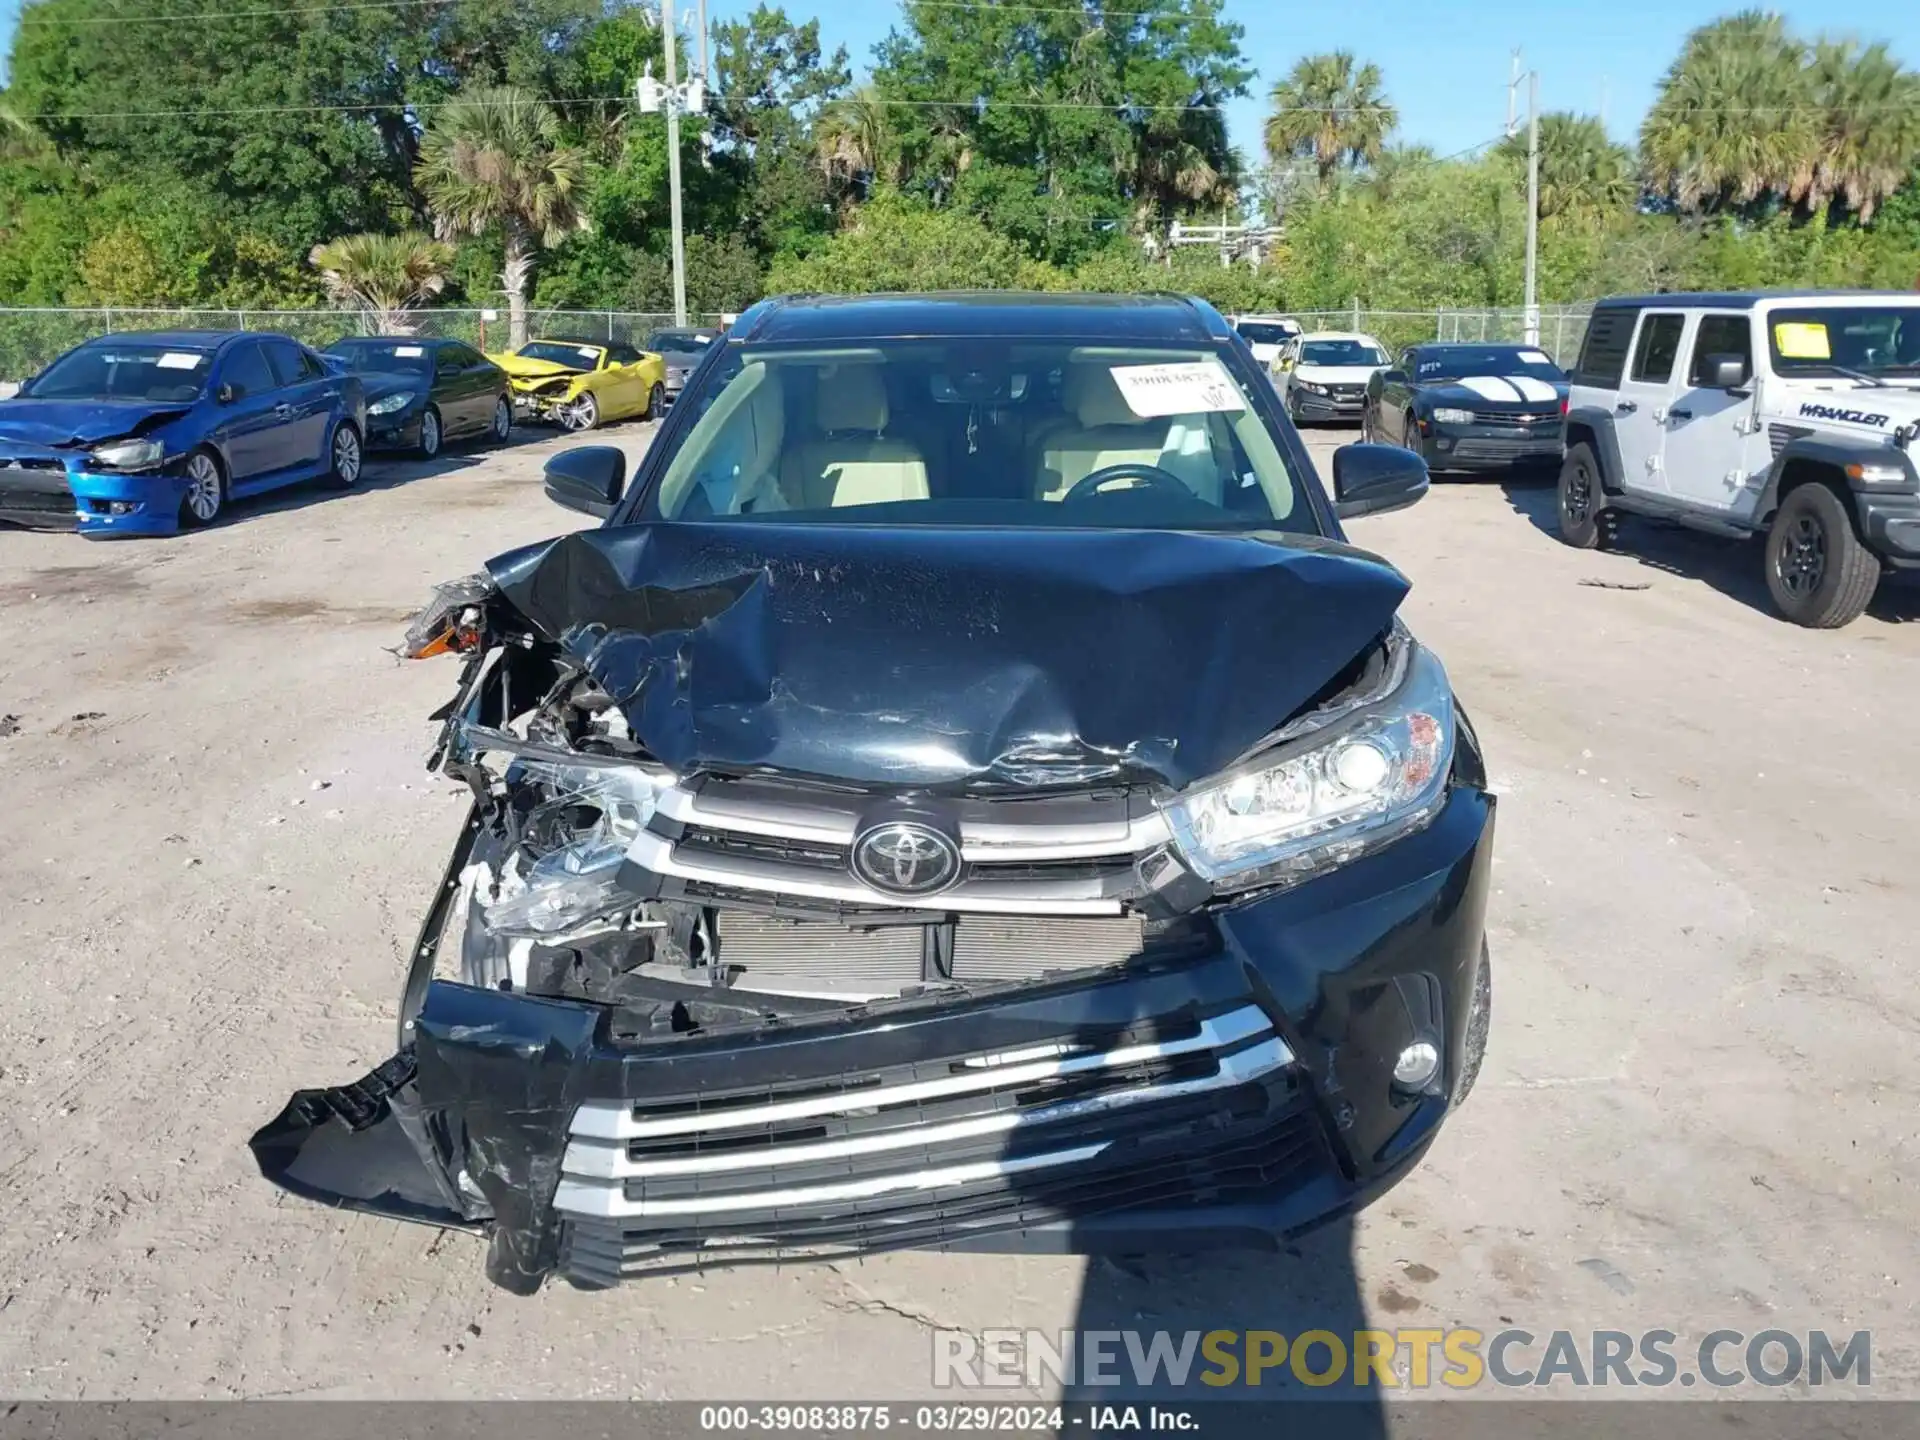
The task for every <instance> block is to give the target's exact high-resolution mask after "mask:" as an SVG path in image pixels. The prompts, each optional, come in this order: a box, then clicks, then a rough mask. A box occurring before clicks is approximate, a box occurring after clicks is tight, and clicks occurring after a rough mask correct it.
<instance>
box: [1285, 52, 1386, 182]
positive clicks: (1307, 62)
mask: <svg viewBox="0 0 1920 1440" xmlns="http://www.w3.org/2000/svg"><path fill="white" fill-rule="evenodd" d="M1270 98H1271V101H1272V105H1273V113H1272V114H1270V115H1269V116H1268V117H1267V129H1266V140H1267V158H1268V159H1269V160H1271V161H1272V162H1273V163H1274V164H1275V165H1278V164H1280V163H1281V162H1282V161H1284V160H1287V159H1290V158H1301V159H1311V160H1312V161H1313V163H1314V168H1315V169H1316V170H1318V171H1319V174H1320V183H1321V184H1322V185H1323V186H1324V185H1325V184H1326V183H1327V181H1329V180H1330V179H1332V178H1333V172H1334V171H1335V170H1337V169H1339V168H1340V167H1341V166H1342V165H1350V166H1359V165H1371V164H1372V163H1373V162H1374V161H1376V160H1378V159H1379V158H1380V151H1381V149H1382V147H1383V146H1385V144H1386V142H1387V136H1389V135H1391V134H1392V133H1393V127H1394V126H1395V125H1396V124H1397V123H1398V122H1399V116H1398V114H1397V113H1396V112H1395V110H1394V108H1393V106H1391V105H1389V104H1388V103H1387V98H1386V95H1385V94H1384V93H1383V92H1382V90H1381V80H1380V67H1379V66H1378V65H1374V64H1371V63H1368V64H1365V65H1357V64H1356V63H1355V62H1354V58H1353V54H1352V52H1351V51H1347V50H1335V51H1333V52H1332V53H1331V54H1327V55H1307V56H1304V57H1302V58H1301V59H1299V60H1297V61H1295V62H1294V66H1293V69H1292V70H1291V71H1289V72H1288V73H1287V78H1286V79H1284V80H1282V81H1280V82H1279V83H1278V84H1276V85H1275V86H1274V87H1273V93H1272V96H1271V97H1270Z"/></svg>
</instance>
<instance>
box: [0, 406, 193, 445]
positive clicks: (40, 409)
mask: <svg viewBox="0 0 1920 1440" xmlns="http://www.w3.org/2000/svg"><path fill="white" fill-rule="evenodd" d="M192 408H193V407H192V406H191V405H182V404H180V403H179V402H178V401H172V400H170V401H167V402H165V403H158V402H155V401H150V400H32V399H26V400H22V399H18V398H15V399H12V400H4V401H0V440H22V441H25V442H26V443H27V444H29V445H48V446H63V445H91V444H95V443H97V442H99V441H102V440H117V439H119V438H120V437H121V436H123V435H143V434H146V433H147V432H148V431H150V430H153V429H154V428H156V427H157V426H160V425H164V424H165V423H166V422H167V421H169V420H174V419H178V418H179V417H180V416H182V415H184V414H186V413H187V411H188V410H190V409H192Z"/></svg>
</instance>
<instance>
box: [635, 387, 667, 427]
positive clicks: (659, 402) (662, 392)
mask: <svg viewBox="0 0 1920 1440" xmlns="http://www.w3.org/2000/svg"><path fill="white" fill-rule="evenodd" d="M666 409H667V387H666V386H664V385H656V386H654V387H653V388H652V389H651V390H649V391H647V413H646V414H644V415H642V416H641V417H640V418H641V419H642V420H658V419H659V418H660V417H661V416H662V415H664V414H665V413H666Z"/></svg>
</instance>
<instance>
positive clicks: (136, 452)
mask: <svg viewBox="0 0 1920 1440" xmlns="http://www.w3.org/2000/svg"><path fill="white" fill-rule="evenodd" d="M88 453H89V454H91V455H92V456H93V462H94V464H96V465H104V466H105V467H106V468H108V469H109V470H147V469H150V468H152V467H153V466H155V465H158V464H159V463H160V461H161V460H162V459H163V458H165V456H166V453H167V451H166V447H165V446H164V445H162V444H161V443H160V442H159V441H158V440H114V441H112V442H110V443H108V444H105V445H96V446H94V447H93V449H92V450H91V451H90V452H88Z"/></svg>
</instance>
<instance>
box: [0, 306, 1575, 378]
mask: <svg viewBox="0 0 1920 1440" xmlns="http://www.w3.org/2000/svg"><path fill="white" fill-rule="evenodd" d="M1592 309H1593V306H1592V305H1591V304H1590V303H1583V304H1578V305H1545V306H1542V307H1541V308H1540V342H1539V343H1540V348H1541V349H1542V350H1544V351H1546V352H1547V354H1549V355H1551V356H1552V357H1553V358H1554V361H1555V362H1556V363H1558V364H1559V365H1561V366H1562V367H1565V366H1567V365H1569V364H1571V363H1572V361H1573V359H1574V357H1575V356H1576V355H1577V354H1578V353H1579V350H1580V341H1581V337H1582V336H1584V335H1585V334H1586V329H1587V316H1588V314H1589V313H1591V311H1592ZM1287 313H1288V314H1289V315H1290V316H1291V317H1292V318H1293V319H1295V320H1298V321H1299V322H1300V323H1301V324H1302V325H1304V326H1306V327H1307V328H1308V329H1309V330H1359V331H1363V332H1365V333H1366V334H1369V335H1372V336H1375V337H1376V338H1378V339H1379V340H1380V342H1381V343H1382V344H1384V345H1386V346H1387V348H1388V349H1389V350H1392V351H1395V352H1398V351H1399V350H1401V349H1402V348H1403V347H1405V346H1408V345H1417V344H1419V343H1421V342H1422V341H1426V340H1464V341H1480V340H1487V341H1512V342H1518V341H1520V340H1522V339H1524V338H1525V335H1526V312H1525V311H1524V310H1522V309H1520V308H1519V307H1517V306H1513V307H1508V308H1504V309H1479V310H1475V309H1435V310H1381V309H1375V308H1372V307H1370V306H1366V305H1353V306H1349V307H1347V308H1346V309H1343V310H1293V311H1289V312H1287ZM406 318H407V324H408V326H409V327H410V329H411V330H412V331H413V333H415V334H420V335H438V336H443V337H445V338H447V339H457V340H464V341H466V342H467V343H468V344H470V345H475V346H478V347H480V348H481V349H494V350H498V349H501V348H504V347H505V345H506V342H507V312H506V310H505V309H504V308H502V309H499V310H452V309H448V310H437V309H436V310H414V311H409V312H408V313H407V317H406ZM689 318H690V320H691V322H692V323H693V324H696V325H716V324H718V323H719V321H720V317H719V316H718V315H694V316H691V317H689ZM672 323H673V317H672V316H671V315H663V314H653V313H649V312H645V311H637V310H531V311H529V312H528V315H527V329H528V332H529V333H530V334H534V335H555V336H567V337H578V338H579V339H582V340H604V341H619V342H622V343H625V344H629V345H632V344H638V343H640V342H641V341H642V340H644V339H645V338H646V336H647V334H648V332H649V331H652V330H657V329H659V328H660V327H661V326H664V325H671V324H672ZM126 330H272V331H276V332H278V333H280V334H283V335H292V336H294V337H295V338H297V339H300V340H304V341H306V342H307V343H308V344H309V345H314V346H326V345H328V344H331V343H332V342H333V341H335V340H337V339H339V338H340V337H341V336H343V335H356V334H363V333H367V330H366V322H365V321H364V320H363V317H362V316H360V315H359V314H357V313H356V312H353V311H348V310H140V309H123V308H121V307H119V306H102V307H101V308H99V309H91V310H61V309H42V310H21V309H0V381H14V380H23V379H25V378H26V377H27V376H29V375H32V374H35V373H37V372H38V371H40V370H41V369H43V368H45V366H46V365H47V364H48V363H49V362H51V361H52V360H53V359H54V358H55V357H57V356H59V355H60V354H62V353H63V352H65V351H67V350H70V349H72V348H73V347H74V346H75V345H78V344H79V343H80V342H81V341H82V340H90V339H92V338H93V337H94V336H96V335H110V334H115V333H118V332H121V331H126Z"/></svg>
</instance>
